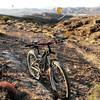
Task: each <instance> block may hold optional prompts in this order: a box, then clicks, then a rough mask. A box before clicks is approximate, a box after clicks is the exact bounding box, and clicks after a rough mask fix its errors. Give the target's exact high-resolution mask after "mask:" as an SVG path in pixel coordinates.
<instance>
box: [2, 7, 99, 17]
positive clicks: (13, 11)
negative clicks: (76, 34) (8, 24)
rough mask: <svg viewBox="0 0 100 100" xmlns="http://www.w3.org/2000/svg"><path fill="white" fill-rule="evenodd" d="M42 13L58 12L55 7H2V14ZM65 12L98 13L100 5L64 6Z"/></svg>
mask: <svg viewBox="0 0 100 100" xmlns="http://www.w3.org/2000/svg"><path fill="white" fill-rule="evenodd" d="M42 13H56V10H55V8H53V9H35V8H30V9H27V8H25V9H0V14H6V15H13V16H26V15H34V14H42ZM63 14H65V15H85V14H86V15H94V14H96V15H98V14H100V7H95V8H86V7H76V8H71V7H67V8H63Z"/></svg>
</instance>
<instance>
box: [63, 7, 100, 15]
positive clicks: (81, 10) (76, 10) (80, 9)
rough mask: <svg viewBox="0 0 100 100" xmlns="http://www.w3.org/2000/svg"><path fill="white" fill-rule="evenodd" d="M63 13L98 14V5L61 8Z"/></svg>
mask: <svg viewBox="0 0 100 100" xmlns="http://www.w3.org/2000/svg"><path fill="white" fill-rule="evenodd" d="M63 13H64V14H75V15H76V14H79V15H80V14H86V15H94V14H97V15H98V14H100V7H95V8H84V7H77V8H70V7H69V8H63Z"/></svg>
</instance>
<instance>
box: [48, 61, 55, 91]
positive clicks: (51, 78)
mask: <svg viewBox="0 0 100 100" xmlns="http://www.w3.org/2000/svg"><path fill="white" fill-rule="evenodd" d="M52 67H53V66H52V61H50V64H49V68H48V72H49V79H50V83H51V87H52V89H53V90H54V91H57V90H56V85H55V81H54V77H53V73H52Z"/></svg>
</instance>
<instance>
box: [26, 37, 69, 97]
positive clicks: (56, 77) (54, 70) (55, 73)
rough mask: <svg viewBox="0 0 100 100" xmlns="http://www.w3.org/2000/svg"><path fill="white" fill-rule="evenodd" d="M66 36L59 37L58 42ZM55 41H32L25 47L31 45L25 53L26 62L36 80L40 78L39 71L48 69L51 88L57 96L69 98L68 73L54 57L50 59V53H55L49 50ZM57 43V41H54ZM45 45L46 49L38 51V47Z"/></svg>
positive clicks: (43, 71) (42, 71)
mask: <svg viewBox="0 0 100 100" xmlns="http://www.w3.org/2000/svg"><path fill="white" fill-rule="evenodd" d="M65 39H66V38H63V39H59V40H60V42H62V41H63V40H65ZM54 43H55V41H53V42H52V41H51V42H47V43H38V42H32V43H31V44H28V45H27V47H32V50H30V51H29V52H28V54H27V63H28V69H29V72H30V74H31V75H32V76H33V77H34V78H35V79H37V80H39V79H40V76H41V73H45V72H46V71H48V76H49V79H50V83H51V87H52V90H53V91H55V92H56V93H57V94H58V95H59V96H60V95H61V96H63V97H65V98H67V99H69V96H70V89H69V81H68V75H67V73H66V71H65V70H64V68H63V67H61V66H60V64H59V62H58V61H57V60H56V59H51V55H52V54H53V55H55V54H56V53H55V52H53V51H52V50H51V45H52V44H54ZM56 43H57V42H56ZM41 46H47V49H45V50H44V51H43V53H40V50H39V47H41Z"/></svg>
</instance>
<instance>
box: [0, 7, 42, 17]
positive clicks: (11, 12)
mask: <svg viewBox="0 0 100 100" xmlns="http://www.w3.org/2000/svg"><path fill="white" fill-rule="evenodd" d="M37 13H38V14H41V13H43V10H41V9H35V8H32V9H27V8H25V9H0V14H6V15H13V16H24V15H32V14H37Z"/></svg>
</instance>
